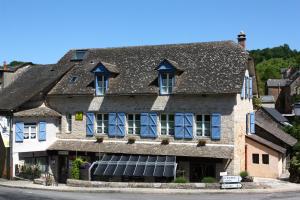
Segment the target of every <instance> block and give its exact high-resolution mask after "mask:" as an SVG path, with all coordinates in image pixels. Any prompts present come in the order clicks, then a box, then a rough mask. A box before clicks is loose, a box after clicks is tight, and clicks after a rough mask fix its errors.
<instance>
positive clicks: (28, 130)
mask: <svg viewBox="0 0 300 200" xmlns="http://www.w3.org/2000/svg"><path fill="white" fill-rule="evenodd" d="M24 139H36V124H24Z"/></svg>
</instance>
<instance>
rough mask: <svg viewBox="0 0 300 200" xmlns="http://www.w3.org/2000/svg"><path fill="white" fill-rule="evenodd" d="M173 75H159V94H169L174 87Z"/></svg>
mask: <svg viewBox="0 0 300 200" xmlns="http://www.w3.org/2000/svg"><path fill="white" fill-rule="evenodd" d="M174 80H175V78H174V75H173V74H170V73H161V74H160V93H161V94H171V93H172V92H173V86H174Z"/></svg>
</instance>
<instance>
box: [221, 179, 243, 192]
mask: <svg viewBox="0 0 300 200" xmlns="http://www.w3.org/2000/svg"><path fill="white" fill-rule="evenodd" d="M241 181H242V177H240V176H223V177H222V179H221V188H222V189H240V188H242V184H241Z"/></svg>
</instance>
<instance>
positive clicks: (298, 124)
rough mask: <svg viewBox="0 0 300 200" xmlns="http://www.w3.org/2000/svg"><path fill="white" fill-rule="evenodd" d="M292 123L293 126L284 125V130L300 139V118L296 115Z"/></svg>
mask: <svg viewBox="0 0 300 200" xmlns="http://www.w3.org/2000/svg"><path fill="white" fill-rule="evenodd" d="M292 124H293V126H285V127H284V131H285V132H287V133H288V134H290V135H291V136H293V137H294V138H296V139H297V140H298V141H300V118H299V117H296V118H295V119H294V121H293V122H292Z"/></svg>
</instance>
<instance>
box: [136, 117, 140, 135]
mask: <svg viewBox="0 0 300 200" xmlns="http://www.w3.org/2000/svg"><path fill="white" fill-rule="evenodd" d="M140 119H141V116H140V115H139V114H137V115H135V134H140V127H141V121H140Z"/></svg>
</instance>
